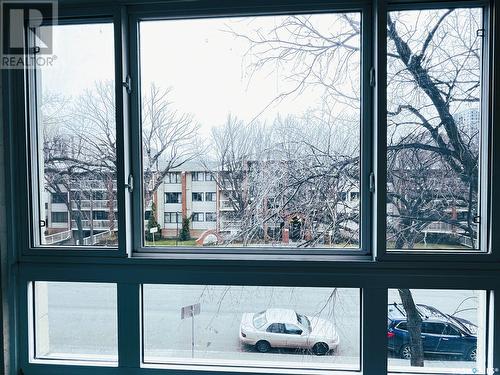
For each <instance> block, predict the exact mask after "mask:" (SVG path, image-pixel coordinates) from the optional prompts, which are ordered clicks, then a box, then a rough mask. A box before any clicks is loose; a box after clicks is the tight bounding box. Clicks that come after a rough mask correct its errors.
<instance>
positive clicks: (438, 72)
mask: <svg viewBox="0 0 500 375" xmlns="http://www.w3.org/2000/svg"><path fill="white" fill-rule="evenodd" d="M387 17H388V20H387V50H388V51H387V52H388V54H387V112H388V113H387V115H388V117H387V149H388V150H387V191H388V192H387V202H388V205H387V247H388V248H395V249H434V250H435V249H466V250H470V249H478V247H479V230H478V229H479V225H478V224H479V214H480V210H479V208H480V206H479V188H480V186H481V185H480V184H479V176H480V172H481V164H480V160H481V157H480V150H481V149H482V147H481V139H482V138H481V136H482V132H483V129H484V127H482V126H481V124H482V123H483V121H482V120H483V112H482V110H481V109H482V106H481V104H482V102H483V100H484V98H483V96H482V92H483V91H482V86H483V80H482V74H483V73H482V72H483V70H482V66H483V56H484V54H483V45H484V40H485V30H484V27H485V26H484V25H483V19H484V14H483V9H482V8H463V9H462V8H459V9H432V10H411V11H394V12H389V14H388V16H387Z"/></svg>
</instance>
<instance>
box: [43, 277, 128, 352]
mask: <svg viewBox="0 0 500 375" xmlns="http://www.w3.org/2000/svg"><path fill="white" fill-rule="evenodd" d="M34 316H35V319H34V320H35V322H34V323H35V357H36V358H38V359H69V360H89V361H117V360H118V349H117V304H116V284H100V283H73V282H71V283H68V282H44V281H37V282H36V283H34Z"/></svg>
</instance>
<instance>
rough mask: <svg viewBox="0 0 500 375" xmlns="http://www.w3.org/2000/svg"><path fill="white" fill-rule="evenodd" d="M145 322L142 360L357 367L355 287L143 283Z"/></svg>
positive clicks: (357, 305)
mask: <svg viewBox="0 0 500 375" xmlns="http://www.w3.org/2000/svg"><path fill="white" fill-rule="evenodd" d="M190 306H191V307H190ZM193 312H194V317H193V316H192V315H193ZM143 319H144V320H143V334H144V362H146V363H168V364H180V363H182V364H185V363H191V364H204V365H207V364H208V365H229V366H245V367H273V368H280V367H282V368H287V369H290V368H296V369H301V370H306V369H308V368H311V369H317V368H325V369H352V370H359V368H360V359H359V358H360V355H359V353H360V290H359V289H339V288H289V287H288V288H282V287H254V286H214V285H206V286H202V285H144V286H143Z"/></svg>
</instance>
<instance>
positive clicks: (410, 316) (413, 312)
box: [398, 289, 424, 367]
mask: <svg viewBox="0 0 500 375" xmlns="http://www.w3.org/2000/svg"><path fill="white" fill-rule="evenodd" d="M398 291H399V296H400V297H401V302H402V303H403V307H404V309H405V311H406V320H407V326H408V332H409V334H410V352H411V360H410V364H411V366H416V367H423V366H424V348H423V344H422V336H421V334H422V318H421V317H420V314H419V313H418V310H417V306H416V305H415V302H414V301H413V296H412V295H411V291H410V290H409V289H398Z"/></svg>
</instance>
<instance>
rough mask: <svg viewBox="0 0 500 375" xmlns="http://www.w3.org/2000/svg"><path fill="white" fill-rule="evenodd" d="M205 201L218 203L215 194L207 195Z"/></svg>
mask: <svg viewBox="0 0 500 375" xmlns="http://www.w3.org/2000/svg"><path fill="white" fill-rule="evenodd" d="M205 200H206V201H207V202H215V201H216V195H215V193H205Z"/></svg>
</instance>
